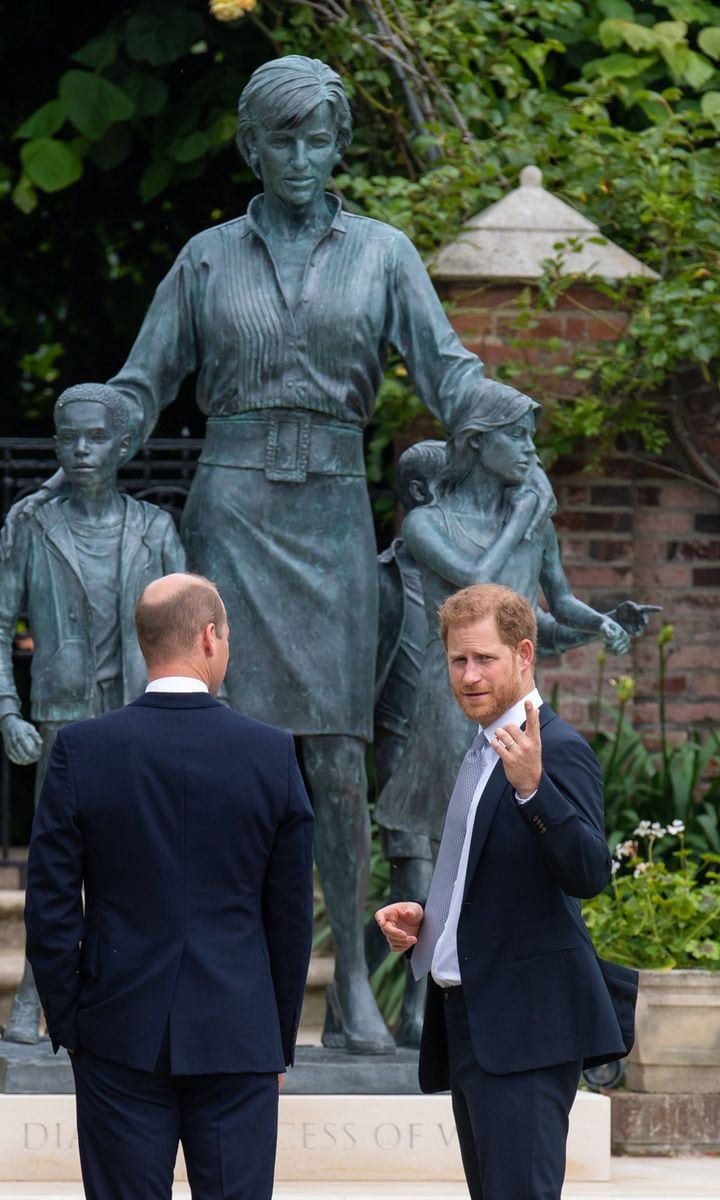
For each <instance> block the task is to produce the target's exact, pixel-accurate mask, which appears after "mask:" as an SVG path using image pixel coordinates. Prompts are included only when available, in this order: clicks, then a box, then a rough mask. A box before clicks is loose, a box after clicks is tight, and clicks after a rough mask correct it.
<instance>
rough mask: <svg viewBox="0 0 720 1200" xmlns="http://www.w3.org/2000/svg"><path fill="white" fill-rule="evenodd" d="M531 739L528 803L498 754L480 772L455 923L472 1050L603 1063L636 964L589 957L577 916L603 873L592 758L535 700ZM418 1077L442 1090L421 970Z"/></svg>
mask: <svg viewBox="0 0 720 1200" xmlns="http://www.w3.org/2000/svg"><path fill="white" fill-rule="evenodd" d="M540 736H541V739H542V752H543V773H542V778H541V781H540V785H539V787H538V790H537V792H536V794H535V796H534V797H533V798H532V800H529V801H528V802H527V803H526V804H523V805H519V804H518V803H517V801H516V800H515V794H514V791H513V789H512V788H511V786H510V784H509V783H508V781H507V778H506V776H505V771H504V769H503V766H502V763H501V762H498V763H497V764H496V766H495V769H494V771H493V773H492V775H491V776H490V779H489V781H488V783H487V786H486V788H485V791H484V792H483V795H482V798H481V800H480V804H479V806H478V809H477V813H476V817H475V826H474V829H473V835H472V842H471V846H470V857H469V860H468V868H467V875H466V881H465V892H464V897H463V904H462V908H461V912H460V919H459V922H458V931H457V948H458V957H459V961H460V976H461V979H462V984H463V990H464V996H465V1002H466V1006H467V1012H468V1021H469V1026H470V1036H471V1039H472V1045H473V1050H474V1052H475V1056H476V1058H477V1061H478V1063H479V1064H480V1066H481V1067H482V1068H483V1069H484V1070H485V1071H488V1072H490V1073H491V1074H498V1075H504V1074H508V1073H512V1072H514V1071H528V1070H533V1069H536V1068H538V1067H545V1066H552V1065H554V1064H558V1063H563V1062H571V1061H574V1060H576V1059H584V1060H586V1061H587V1062H588V1063H589V1062H590V1061H592V1062H607V1061H610V1060H611V1059H613V1058H619V1057H622V1056H623V1055H624V1054H625V1053H627V1050H628V1049H629V1045H628V1041H630V1042H631V1039H632V1033H631V1031H632V1024H633V1010H634V998H635V993H636V991H637V973H636V972H634V971H630V970H628V969H627V968H622V967H614V968H613V969H612V972H611V968H610V964H601V963H600V961H599V960H598V958H597V956H596V954H595V950H594V948H593V945H592V942H591V940H590V935H589V933H588V931H587V928H586V926H585V923H584V921H583V918H582V913H581V902H580V898H581V897H586V898H588V897H591V896H594V895H596V894H597V893H598V892H600V891H602V889H603V888H604V887H605V885H606V883H607V881H608V879H609V877H610V862H611V859H610V853H609V851H608V847H607V843H606V840H605V832H604V823H603V785H602V776H601V773H600V767H599V764H598V762H597V759H596V758H595V755H594V754H593V752H592V750H591V749H590V747H589V745H588V744H587V742H586V741H585V739H584V738H583V737H581V735H580V734H579V733H577V731H576V730H574V729H573V728H572V726H571V725H568V724H567V722H565V721H562V720H561V719H560V718H559V717H557V716H556V714H555V713H554V712H553V711H552V709H551V708H550V707H549V705H547V704H543V706H542V708H541V709H540ZM610 974H612V979H611V980H610V981H609V982H608V977H609V975H610ZM610 988H612V991H613V995H612V996H611V994H610ZM420 1086H421V1088H422V1090H423V1091H427V1092H432V1091H444V1090H446V1089H447V1088H448V1087H449V1081H448V1061H447V1045H446V1040H445V1026H444V1020H443V1015H442V992H441V989H440V988H438V987H437V985H436V984H434V983H433V981H432V979H431V980H430V981H429V987H428V1000H427V1010H426V1017H425V1024H424V1027H423V1036H422V1044H421V1047H420Z"/></svg>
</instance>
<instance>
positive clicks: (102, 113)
mask: <svg viewBox="0 0 720 1200" xmlns="http://www.w3.org/2000/svg"><path fill="white" fill-rule="evenodd" d="M58 91H59V94H60V100H61V103H62V105H63V107H64V109H65V111H66V112H67V115H68V117H69V118H70V120H71V121H72V123H73V125H74V126H75V128H76V129H78V130H79V131H80V133H83V134H85V136H86V137H89V138H93V139H97V138H101V137H102V136H103V134H104V133H105V132H106V131H107V130H108V129H109V128H110V126H111V125H112V124H114V122H115V121H126V120H127V119H128V117H131V116H132V115H133V113H134V111H135V105H134V104H133V102H132V100H131V99H130V97H129V96H128V95H127V94H126V93H125V92H123V91H122V90H121V89H120V88H119V87H118V86H117V85H116V84H114V83H111V82H110V81H109V80H108V79H103V77H102V76H101V75H91V74H90V72H89V71H66V72H65V74H64V75H63V76H62V77H61V79H60V85H59V88H58Z"/></svg>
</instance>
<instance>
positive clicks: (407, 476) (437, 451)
mask: <svg viewBox="0 0 720 1200" xmlns="http://www.w3.org/2000/svg"><path fill="white" fill-rule="evenodd" d="M445 462H446V456H445V442H440V441H437V440H436V439H434V438H427V439H426V440H425V441H423V442H415V444H414V445H412V446H408V448H407V450H403V452H402V454H401V455H400V457H399V459H398V461H397V466H396V468H395V487H396V490H397V494H398V498H399V500H400V503H401V504H402V506H403V508H404V509H405V511H406V512H409V510H410V509H411V508H413V507H414V505H415V504H416V500H415V498H414V497H413V495H412V494H411V492H410V484H411V483H414V482H416V481H417V482H420V483H424V484H426V485H427V486H428V487H429V486H430V484H431V483H432V481H433V480H434V479H436V478H437V476H438V474H439V473H440V472H441V471H442V469H443V467H444V466H445Z"/></svg>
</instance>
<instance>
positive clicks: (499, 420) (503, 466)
mask: <svg viewBox="0 0 720 1200" xmlns="http://www.w3.org/2000/svg"><path fill="white" fill-rule="evenodd" d="M539 410H540V405H539V404H538V403H537V401H536V400H532V399H531V398H530V396H526V395H525V394H524V393H523V392H519V391H518V390H517V388H514V387H510V386H509V385H508V384H505V383H497V382H495V381H490V380H488V382H487V385H486V387H485V388H484V389H483V392H482V394H481V395H479V396H477V397H475V398H473V399H471V400H468V401H466V402H465V404H461V405H460V406H459V408H458V409H457V410H456V412H455V415H454V420H453V424H452V429H451V431H450V437H449V439H448V444H447V447H448V448H447V457H448V462H447V466H446V467H445V469H444V470H443V471H442V472H441V474H440V475H439V477H438V480H437V484H438V494H440V495H443V494H446V493H447V492H451V491H452V490H453V489H454V488H455V487H457V485H458V484H459V483H460V482H461V481H462V480H463V479H464V478H465V476H466V475H468V474H469V472H470V471H471V470H472V468H473V467H474V466H475V465H476V463H478V461H480V462H481V463H482V465H483V467H484V469H485V470H486V471H487V472H488V474H490V475H497V476H498V477H499V478H500V480H501V482H502V483H504V484H509V485H511V484H518V483H521V482H522V480H523V478H524V476H525V475H526V474H527V472H528V471H529V470H530V469H531V467H532V463H533V462H534V459H535V445H534V435H535V426H536V422H537V415H538V412H539Z"/></svg>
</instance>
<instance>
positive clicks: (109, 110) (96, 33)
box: [0, 0, 720, 475]
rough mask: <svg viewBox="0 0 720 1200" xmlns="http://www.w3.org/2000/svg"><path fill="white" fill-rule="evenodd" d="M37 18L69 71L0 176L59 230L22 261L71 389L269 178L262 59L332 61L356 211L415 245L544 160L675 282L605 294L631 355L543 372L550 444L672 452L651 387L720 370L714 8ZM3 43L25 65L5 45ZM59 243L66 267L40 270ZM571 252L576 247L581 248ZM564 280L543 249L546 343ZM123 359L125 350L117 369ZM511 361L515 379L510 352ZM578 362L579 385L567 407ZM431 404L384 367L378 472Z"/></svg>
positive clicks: (137, 8)
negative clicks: (417, 413)
mask: <svg viewBox="0 0 720 1200" xmlns="http://www.w3.org/2000/svg"><path fill="white" fill-rule="evenodd" d="M95 14H96V15H95ZM37 22H38V25H39V28H38V29H37V32H36V33H35V35H34V36H35V37H36V38H37V39H38V41H39V42H41V43H42V44H43V45H45V46H55V45H56V43H57V41H58V35H59V33H60V34H61V35H62V36H66V37H67V38H68V44H67V47H66V49H64V50H62V51H58V53H57V57H56V67H55V70H54V71H53V70H52V69H51V70H49V71H48V70H46V71H44V72H41V73H39V74H38V75H37V76H36V79H37V82H35V83H34V84H33V86H32V88H31V87H30V86H28V87H26V88H25V90H24V92H23V93H22V99H21V102H20V104H19V107H18V109H17V114H16V119H15V121H14V123H13V122H12V121H11V123H10V124H8V125H7V128H6V132H7V135H8V137H7V139H6V142H7V143H8V144H9V145H10V147H11V151H10V152H8V151H6V152H5V154H6V158H5V164H4V169H3V164H2V162H0V176H1V177H2V179H4V183H0V187H2V188H3V189H4V192H5V194H6V195H7V196H8V197H9V198H10V199H11V201H12V202H13V203H14V205H15V207H16V210H19V216H18V218H17V219H18V220H20V221H21V222H22V221H25V222H26V223H27V224H28V228H29V230H30V229H32V230H36V231H37V232H36V234H35V243H36V244H37V245H40V244H43V243H44V242H45V239H47V251H45V250H43V251H42V252H41V253H40V254H35V255H33V256H32V259H33V261H32V263H31V265H30V269H28V264H27V255H26V256H25V260H24V265H23V271H22V272H21V271H19V270H18V271H12V270H11V272H10V274H11V276H12V277H13V278H14V279H17V278H18V277H19V276H21V275H22V277H23V278H24V279H26V280H27V283H26V285H25V286H26V287H27V289H28V297H27V301H26V305H27V310H28V319H27V320H25V321H24V323H23V326H22V328H23V346H22V352H23V353H26V352H30V353H32V352H33V351H34V349H35V347H34V346H33V345H32V344H31V342H32V339H33V336H35V337H36V340H37V344H38V345H39V344H41V343H45V344H48V343H52V342H57V341H59V342H63V343H65V344H66V350H67V353H66V357H65V362H66V364H67V369H68V371H69V372H70V377H69V381H71V380H72V378H73V375H72V371H73V369H75V377H82V376H83V375H86V373H87V368H85V367H84V366H80V367H79V368H78V367H77V366H76V365H75V364H76V362H77V360H78V351H77V350H76V348H75V346H72V347H71V345H70V343H71V342H72V341H73V339H74V338H75V337H77V347H78V348H79V347H80V346H81V334H82V333H83V330H84V333H85V339H86V341H85V344H86V345H87V343H88V342H90V341H92V342H93V343H94V344H97V343H98V341H99V342H100V344H104V345H107V344H108V339H109V338H110V340H112V339H114V338H117V342H118V346H120V345H122V346H123V347H126V346H127V344H128V342H129V340H130V337H131V336H132V331H133V330H134V329H135V328H137V324H138V321H139V318H140V316H141V314H142V312H143V310H144V308H145V306H146V304H147V301H148V298H149V295H150V293H151V291H152V287H153V286H154V284H155V283H156V282H157V281H158V279H159V277H160V275H161V274H162V272H163V270H164V269H165V267H166V266H167V265H168V262H169V260H170V258H171V257H172V253H173V252H176V251H177V249H178V248H179V246H180V245H181V244H182V243H183V241H185V240H186V239H187V237H188V236H190V235H191V234H192V233H194V232H196V231H197V229H198V228H202V227H203V225H206V224H207V223H208V222H209V221H210V220H211V219H212V220H220V219H223V218H224V217H228V216H233V215H235V213H236V212H237V211H240V210H241V209H242V203H241V201H243V200H244V199H245V198H246V197H247V195H248V192H249V191H251V190H252V189H253V187H254V185H253V183H252V181H251V177H250V173H249V172H247V171H245V170H244V169H243V168H242V166H240V164H239V163H238V161H237V159H236V157H234V150H233V149H232V141H233V131H234V116H233V113H234V107H235V103H236V100H237V95H238V92H239V90H240V88H241V87H242V85H243V83H244V82H245V81H246V79H247V77H248V76H249V73H250V71H251V70H252V69H253V68H254V67H255V66H257V65H258V64H259V63H260V62H261V61H263V60H264V59H266V58H268V57H270V56H272V55H274V54H278V53H308V54H311V55H313V56H319V57H323V58H325V59H326V60H327V61H329V62H331V63H332V64H333V65H335V66H336V67H337V68H338V69H339V70H340V71H341V73H342V75H343V77H344V79H345V81H346V83H347V87H348V91H349V93H350V95H351V100H352V106H353V113H354V118H355V137H354V142H353V144H352V146H351V147H350V148H349V150H348V152H347V155H346V160H345V162H344V163H343V164H342V166H341V170H340V173H339V174H338V176H337V187H338V189H339V191H340V192H341V193H342V195H343V198H344V200H345V203H346V204H347V206H348V207H349V208H350V209H355V210H356V211H362V212H365V213H368V214H369V215H371V216H376V217H379V218H380V219H383V220H388V221H391V222H392V223H394V224H396V225H398V226H399V227H400V228H402V229H404V230H405V231H406V232H407V233H408V234H409V236H410V237H411V238H412V239H413V240H414V241H415V243H416V244H417V246H418V248H419V249H420V251H421V252H422V253H424V254H429V253H431V252H432V251H433V250H435V249H436V248H437V247H438V245H440V244H441V243H442V242H444V241H447V240H448V239H449V238H451V237H453V236H454V235H455V233H456V232H457V229H458V227H459V225H460V224H461V222H462V221H463V220H465V219H467V218H468V217H469V216H470V215H472V214H473V213H474V212H477V211H478V210H480V209H482V208H483V207H485V206H487V205H488V204H490V203H492V202H493V201H495V200H497V199H499V198H500V197H501V196H502V195H503V194H505V192H506V191H507V190H508V188H510V187H512V186H513V184H514V183H516V182H517V178H518V174H519V171H520V169H521V168H522V166H524V165H525V164H526V163H528V162H529V161H534V162H536V163H537V164H538V165H540V166H541V167H542V169H543V171H544V175H545V181H546V184H547V186H548V187H550V188H552V189H553V190H555V191H557V192H558V193H559V194H561V195H562V196H563V197H564V198H565V199H567V200H568V201H569V202H570V203H571V204H574V205H575V206H576V207H577V208H579V209H580V210H581V211H583V212H584V213H586V214H587V215H588V216H589V217H591V218H592V219H593V220H595V221H596V222H597V223H598V224H599V226H600V228H601V229H602V230H603V232H604V233H605V234H606V235H607V236H608V237H611V238H613V239H614V240H616V241H618V242H619V243H620V244H621V245H623V246H626V247H627V248H628V249H629V250H631V251H632V252H633V253H635V254H636V255H638V256H639V257H640V258H642V259H643V260H644V261H646V262H647V263H648V265H650V266H651V267H653V268H654V269H655V270H656V271H657V272H658V273H659V275H660V276H661V278H660V279H659V280H658V281H657V282H650V283H647V282H646V283H644V284H642V286H640V287H639V288H637V289H636V290H634V291H632V292H631V291H628V290H627V289H616V290H613V291H612V293H611V297H612V299H613V301H614V303H616V304H617V305H618V307H620V308H621V310H623V311H626V312H628V313H629V314H630V317H629V320H628V323H627V326H626V327H625V329H624V330H623V331H622V336H621V338H620V341H619V343H618V345H617V346H614V345H612V343H608V348H607V349H603V348H602V347H600V348H599V349H596V350H594V351H593V353H592V354H589V355H587V354H586V355H583V356H580V357H579V358H578V360H577V361H575V362H572V363H566V364H562V365H561V366H560V367H559V368H558V370H557V374H558V383H559V384H562V385H563V386H562V387H560V386H559V387H558V388H557V394H556V395H553V389H552V385H551V384H550V385H548V381H547V378H545V380H544V381H543V386H542V390H541V391H539V392H538V396H539V398H540V399H542V400H543V401H544V402H545V404H546V407H547V408H548V410H549V412H550V420H549V422H548V424H547V431H546V436H547V440H548V450H549V451H550V452H551V453H558V452H562V451H565V450H567V449H570V448H571V447H572V446H573V445H574V444H575V443H576V442H577V441H578V439H585V440H587V439H589V440H590V443H591V446H592V447H594V448H595V450H596V453H597V456H598V457H599V456H600V455H601V454H603V453H604V452H605V451H606V450H607V449H609V448H610V447H612V446H613V445H614V444H615V443H616V442H617V441H618V439H621V438H626V437H637V436H640V438H641V440H642V442H643V445H644V447H645V449H646V450H647V451H649V452H650V453H653V452H656V451H657V450H658V449H659V448H660V447H661V446H662V443H663V439H664V438H665V437H666V430H665V425H664V417H663V413H662V410H661V409H660V408H659V407H658V405H657V403H656V401H655V396H656V394H657V393H658V392H659V391H661V390H662V389H663V388H665V389H666V388H667V386H668V384H669V383H670V382H671V381H672V380H673V379H674V378H675V375H676V372H677V370H678V367H679V366H680V365H683V366H684V365H685V364H686V363H688V362H690V363H693V364H695V365H696V366H697V367H698V368H699V369H700V370H701V371H702V372H703V373H704V375H705V377H706V378H708V379H714V378H717V357H718V350H717V347H718V345H720V337H719V336H718V334H719V333H720V329H719V327H718V326H719V323H720V316H719V315H718V314H720V305H718V282H717V281H718V277H719V275H718V258H719V245H718V243H719V238H720V234H719V233H718V222H717V216H716V212H715V199H714V198H715V197H716V196H717V194H718V187H719V185H720V178H719V176H720V165H719V163H720V159H719V157H718V154H717V135H718V129H719V128H720V70H719V69H718V68H719V66H720V5H717V4H714V3H709V2H706V0H632V2H629V0H596V3H594V4H592V5H588V4H583V3H581V2H579V0H514V2H513V3H512V4H498V3H496V2H495V0H364V2H363V3H359V2H358V0H263V2H261V3H258V5H257V6H256V7H255V9H254V10H253V11H252V12H250V13H249V14H248V15H247V16H246V17H245V18H243V19H242V20H239V21H235V22H232V23H231V24H229V25H224V24H223V23H221V22H219V21H216V20H214V19H213V18H212V16H211V15H210V14H209V12H208V9H207V6H206V4H205V0H177V2H175V3H166V2H164V0H149V2H148V3H142V4H140V3H139V0H134V2H133V3H130V4H129V5H128V6H126V8H124V9H120V10H118V8H117V6H114V5H107V6H106V7H105V8H103V6H102V5H98V6H93V9H92V11H90V12H88V13H85V12H84V13H83V18H82V21H80V20H79V19H78V21H77V22H76V25H75V26H69V25H68V23H67V22H62V23H59V24H58V23H57V22H56V19H55V17H54V16H53V14H52V13H51V12H50V10H49V9H47V10H46V9H45V8H43V7H42V6H37ZM42 22H45V26H46V27H43V25H42ZM14 28H15V33H14V37H15V41H16V43H18V44H19V45H20V48H21V49H22V48H23V47H24V46H25V45H31V43H30V42H28V39H29V38H31V37H32V33H31V32H29V30H28V22H27V20H25V21H23V22H18V23H17V25H16V26H15V27H14ZM75 28H76V29H77V32H76V34H75V35H74V36H75V41H74V42H73V41H72V38H73V32H72V31H73V29H75ZM66 30H67V31H68V32H67V33H66ZM23 39H25V41H23ZM8 44H9V50H8V52H7V57H8V59H9V55H10V54H12V53H13V41H12V36H11V37H10V39H9V43H8ZM31 97H32V99H31ZM12 137H14V139H15V148H17V147H18V143H19V150H20V153H19V156H18V157H15V155H14V150H13V149H12V145H13V143H12V140H11V139H12ZM248 181H250V183H249V184H248ZM238 189H239V191H240V196H239V197H238ZM65 193H68V196H67V199H66V196H65ZM71 194H74V197H73V196H71ZM130 213H132V214H134V215H133V218H132V219H130V218H129V217H128V214H130ZM211 214H217V215H212V216H211ZM78 222H79V223H80V227H81V228H82V240H83V248H84V250H85V260H86V261H87V259H88V258H89V257H90V255H92V256H94V263H93V268H92V271H91V274H90V278H88V275H87V270H85V271H84V272H83V276H84V278H88V286H93V285H94V286H96V287H97V288H98V289H101V290H102V291H103V296H104V298H105V297H106V296H107V304H109V305H110V306H111V307H112V309H113V314H114V315H113V319H112V320H111V321H110V322H109V324H110V325H111V326H112V328H111V329H107V330H103V336H102V338H100V339H98V336H97V332H96V330H94V329H93V328H92V326H91V324H90V322H91V314H90V309H92V312H93V313H94V314H95V319H96V320H97V319H98V305H97V304H94V305H91V306H90V305H89V306H88V313H87V315H83V317H82V319H80V318H79V316H78V314H77V309H78V304H79V303H80V301H79V298H78V296H77V292H78V289H77V288H74V289H73V290H74V291H75V293H76V296H75V303H74V306H73V309H72V313H73V314H74V320H75V325H73V327H72V329H71V328H68V317H67V308H66V305H65V293H66V292H67V288H68V285H67V278H68V276H67V272H68V271H69V270H71V269H72V267H73V266H74V265H75V264H73V263H71V262H70V261H68V256H67V253H66V249H65V247H66V244H67V229H64V228H63V226H64V225H67V224H68V223H71V224H73V225H75V226H76V227H77V226H78ZM27 236H28V237H29V236H30V235H29V233H28V235H27ZM7 240H8V243H9V244H10V253H11V255H12V253H13V252H14V250H15V245H17V252H18V253H19V252H20V249H21V246H20V244H19V243H20V242H22V240H23V239H22V238H21V239H18V238H17V237H16V236H15V237H12V236H11V237H9V238H8V239H7ZM46 253H47V254H49V255H50V256H51V258H52V259H53V265H54V266H55V267H56V270H55V271H54V272H52V273H48V271H47V269H45V270H44V271H43V267H45V268H47V266H48V262H47V261H43V260H42V256H43V255H44V254H46ZM563 253H564V256H565V258H566V259H567V258H568V256H569V257H570V258H571V255H572V248H566V249H565V251H564V252H563ZM35 265H37V273H36V274H34V273H33V271H34V268H35ZM83 265H84V266H85V263H84V264H83ZM60 268H62V269H60ZM63 272H65V273H63ZM120 280H122V281H124V287H123V288H122V289H116V291H115V294H114V295H110V294H109V293H108V283H109V282H118V281H120ZM43 283H44V285H45V286H44V287H42V286H41V284H43ZM22 286H23V285H20V287H22ZM566 286H567V280H565V279H563V277H562V276H561V274H560V272H559V269H558V262H557V261H553V262H551V263H548V269H547V272H546V277H545V279H544V280H543V281H542V283H541V286H540V288H539V289H538V290H537V293H536V294H533V295H532V296H529V297H528V311H527V314H526V316H527V322H526V324H525V325H524V327H521V328H519V329H518V331H517V340H518V342H519V343H520V344H521V345H523V344H524V345H528V346H529V345H530V344H531V343H532V340H533V338H534V336H535V335H534V332H533V330H534V328H535V327H536V323H537V320H538V318H539V315H540V313H541V312H542V311H544V310H545V309H547V308H552V306H553V305H554V304H556V303H557V302H558V300H559V298H560V296H561V295H562V294H563V293H564V290H565V289H566ZM40 292H43V305H42V318H41V324H42V325H43V328H41V329H37V330H36V331H35V334H34V335H33V328H34V322H33V320H32V319H31V318H30V316H29V314H30V312H31V311H32V304H33V303H34V305H35V310H36V311H37V296H38V294H39V293H40ZM17 293H18V286H16V287H15V288H14V295H13V301H14V304H13V301H11V300H10V299H9V298H5V297H4V296H3V294H2V289H1V288H0V323H2V322H3V321H4V314H7V315H8V319H9V320H10V318H11V317H12V315H13V308H15V312H14V317H15V321H16V323H17V319H18V313H17V304H18V301H17ZM116 306H117V308H118V311H117V313H115V307H116ZM21 307H22V305H21ZM83 322H85V325H84V326H83ZM117 356H118V357H119V351H118V352H117ZM88 357H90V358H91V359H92V356H88ZM15 361H16V362H17V357H16V358H15ZM80 361H81V362H82V361H83V360H82V355H81V360H80ZM116 365H117V358H113V359H112V361H111V363H109V364H108V370H110V369H113V368H114V367H115V366H116ZM504 374H505V376H506V377H508V378H512V377H513V366H512V363H509V364H508V366H507V368H506V370H505V372H504ZM568 375H572V376H573V379H574V384H575V387H576V388H577V389H578V394H577V395H574V396H573V397H572V398H568V397H567V395H566V392H567V387H566V386H565V385H566V382H567V376H568ZM6 378H8V379H10V378H11V374H10V375H6ZM415 404H416V401H415V400H414V399H413V398H412V395H411V392H410V389H409V388H408V387H406V386H404V385H402V386H399V385H398V379H397V376H395V375H394V373H393V369H391V372H390V374H389V376H388V383H387V384H386V388H385V390H384V393H383V396H382V398H381V402H380V404H379V406H378V412H377V418H376V423H375V427H374V432H373V437H372V439H371V440H372V441H373V443H374V446H373V448H372V450H371V468H370V469H371V473H374V474H375V475H377V473H378V462H379V461H380V458H381V457H382V456H384V457H385V459H386V458H387V453H386V449H385V448H386V446H387V445H388V442H389V439H390V437H391V435H392V432H393V430H394V429H395V428H397V426H398V423H399V421H400V420H401V419H407V418H409V417H410V416H411V415H412V413H413V411H414V407H415Z"/></svg>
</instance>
